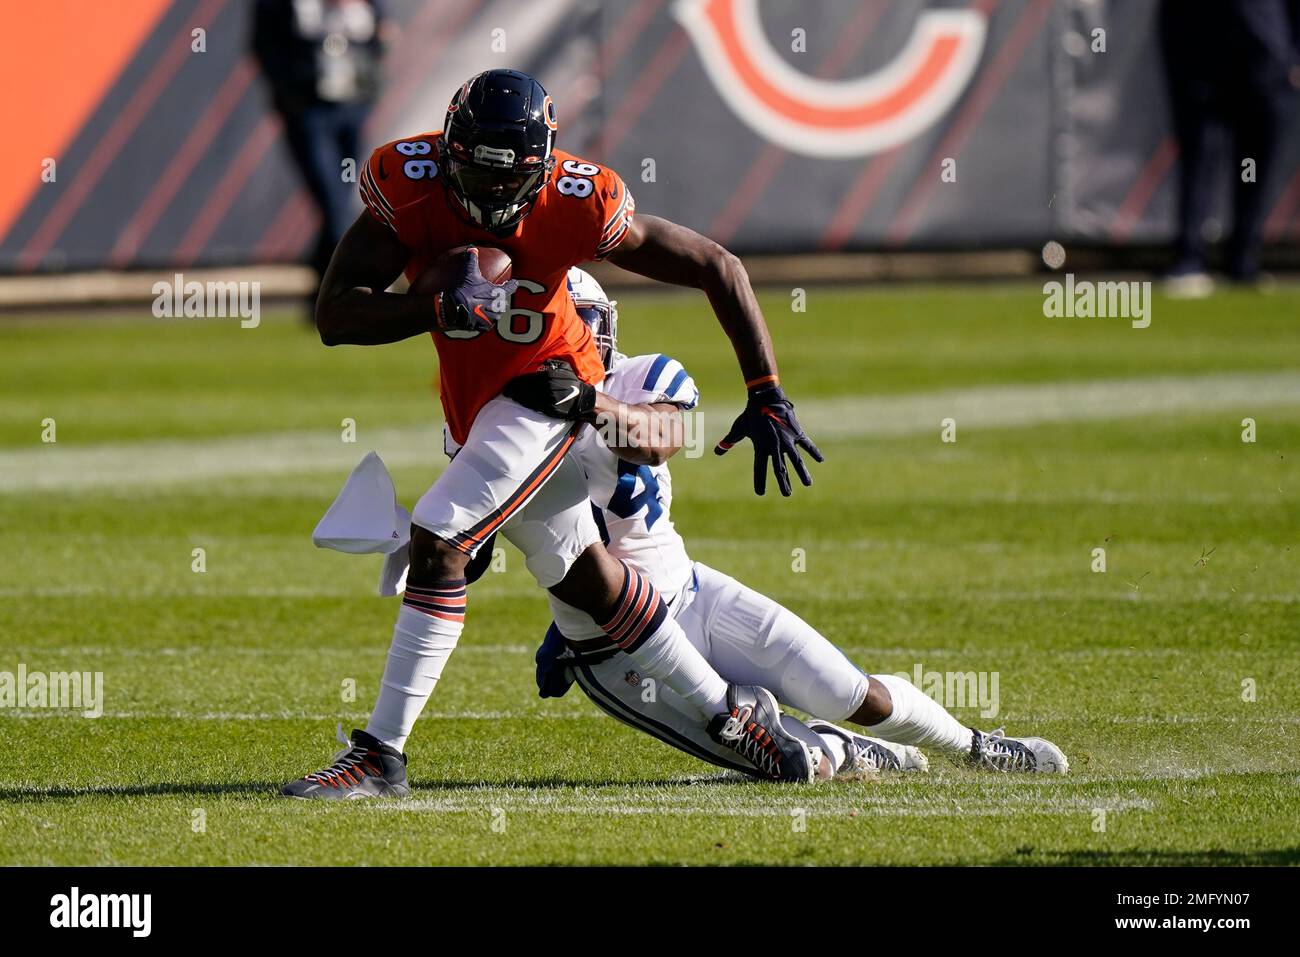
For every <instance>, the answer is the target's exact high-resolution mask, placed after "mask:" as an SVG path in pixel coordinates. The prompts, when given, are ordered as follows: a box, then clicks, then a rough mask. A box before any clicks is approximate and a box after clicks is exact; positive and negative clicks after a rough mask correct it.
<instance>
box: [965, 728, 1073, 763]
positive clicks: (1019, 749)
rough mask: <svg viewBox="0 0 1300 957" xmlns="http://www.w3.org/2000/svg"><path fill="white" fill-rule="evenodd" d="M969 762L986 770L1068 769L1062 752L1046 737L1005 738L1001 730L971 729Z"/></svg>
mask: <svg viewBox="0 0 1300 957" xmlns="http://www.w3.org/2000/svg"><path fill="white" fill-rule="evenodd" d="M970 762H971V764H974V765H975V766H976V767H979V768H984V769H986V770H989V771H1029V772H1037V773H1039V774H1064V773H1065V772H1066V771H1068V770H1070V762H1069V761H1067V760H1066V757H1065V752H1063V751H1062V750H1061V749H1060V748H1058V747H1057V746H1056V745H1054V744H1052V742H1051V741H1048V740H1047V739H1046V738H1008V737H1007V736H1006V735H1005V734H1003V733H1002V729H1001V728H998V729H997V730H996V731H988V732H984V731H976V730H975V729H974V728H972V729H971V744H970Z"/></svg>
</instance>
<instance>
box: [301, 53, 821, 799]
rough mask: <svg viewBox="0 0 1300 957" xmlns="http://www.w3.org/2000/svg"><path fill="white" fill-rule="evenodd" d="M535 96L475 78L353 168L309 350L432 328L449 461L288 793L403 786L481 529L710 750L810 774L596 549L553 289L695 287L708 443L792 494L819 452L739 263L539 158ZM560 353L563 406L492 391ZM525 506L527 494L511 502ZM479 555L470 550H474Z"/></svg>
mask: <svg viewBox="0 0 1300 957" xmlns="http://www.w3.org/2000/svg"><path fill="white" fill-rule="evenodd" d="M557 129H558V123H557V119H556V110H555V104H554V103H553V102H552V100H551V98H550V97H549V96H548V95H547V94H546V91H545V90H544V89H543V88H542V86H541V84H540V83H538V82H537V81H536V80H534V79H533V78H532V77H529V76H527V75H525V74H522V73H518V72H516V71H513V70H489V71H487V72H486V73H481V74H479V75H478V76H476V77H474V78H472V79H471V80H469V81H468V82H467V83H465V84H464V85H463V86H462V87H461V88H460V90H459V91H457V93H456V95H455V96H454V97H453V98H452V101H451V104H450V106H449V107H448V110H447V117H446V122H445V124H444V129H443V130H442V131H441V132H436V133H424V134H420V135H417V136H412V137H408V138H406V139H402V140H398V141H395V142H393V143H389V144H387V145H385V146H382V147H380V148H379V149H378V150H376V151H375V152H374V154H373V155H372V156H371V157H370V160H369V162H368V163H367V164H366V166H365V168H364V169H363V170H362V173H361V176H360V183H361V195H362V199H363V200H364V201H365V205H366V210H365V211H364V212H363V213H362V214H361V216H360V217H359V218H358V219H357V221H356V222H355V223H354V224H353V225H352V226H351V228H350V229H349V230H348V232H347V233H346V234H345V235H344V237H343V239H342V240H341V242H340V243H339V246H338V248H337V249H336V250H335V252H334V257H333V260H332V261H331V262H330V265H329V269H328V270H327V272H326V274H325V278H324V281H323V283H322V285H321V291H320V296H319V300H318V304H317V310H316V322H317V326H318V328H319V330H320V335H321V339H322V341H323V342H324V343H325V344H326V345H341V344H354V345H378V344H382V343H389V342H397V341H399V340H402V339H407V338H410V337H411V336H416V335H425V334H430V335H432V338H433V342H434V345H435V346H436V347H437V351H438V358H439V368H440V378H441V382H440V393H441V399H442V405H443V410H444V413H445V416H446V421H447V432H448V443H447V446H448V448H447V450H448V453H449V454H452V455H453V458H452V461H451V463H450V464H449V465H448V466H447V468H446V469H445V470H443V472H442V473H441V474H440V475H439V476H438V479H437V481H436V482H435V483H434V484H433V486H432V487H431V488H430V489H429V490H428V491H427V492H426V493H425V494H424V496H423V497H422V498H421V499H420V500H419V502H418V503H417V504H416V506H415V510H414V511H413V513H412V526H411V542H410V570H409V573H408V577H407V581H406V590H405V593H404V595H403V599H402V608H401V611H400V612H399V615H398V620H397V625H396V627H395V629H394V633H393V640H392V644H391V646H390V649H389V654H388V662H387V665H386V667H385V670H384V676H383V681H382V684H381V689H380V694H379V699H378V701H377V702H376V705H375V709H374V711H373V713H372V715H371V718H370V722H369V724H368V725H367V727H366V729H365V730H364V731H354V732H353V735H352V738H351V741H350V747H349V749H348V750H346V751H345V752H344V753H343V754H341V755H340V756H339V757H338V758H337V759H336V760H335V761H334V763H332V764H331V765H330V766H329V767H326V768H323V769H322V770H320V771H317V772H314V773H312V774H308V775H306V776H305V777H303V778H299V779H298V780H296V781H293V782H291V783H290V784H288V785H286V786H285V788H284V789H283V791H282V793H284V794H285V795H287V796H292V797H311V798H327V799H351V798H363V797H375V796H401V795H404V794H406V793H408V791H409V789H408V786H407V783H406V757H405V755H404V754H403V753H402V750H401V749H402V747H403V745H404V743H405V741H406V738H407V736H408V735H409V734H410V731H411V729H412V727H413V725H414V723H415V720H416V718H417V717H418V716H419V713H420V711H421V710H422V709H423V707H424V704H425V702H426V701H427V700H428V698H429V696H430V694H431V693H432V691H433V687H434V685H435V683H436V682H437V680H438V678H439V677H440V676H441V673H442V670H443V667H444V665H445V663H446V661H447V659H448V657H449V656H450V654H451V652H452V650H453V649H454V648H455V646H456V642H457V640H458V639H459V637H460V633H461V631H462V629H463V627H464V618H465V607H466V586H467V583H468V578H467V569H469V568H470V563H471V560H472V559H473V558H474V557H475V555H476V554H478V553H479V552H480V550H482V549H483V546H484V543H485V542H486V541H488V540H489V539H490V538H491V536H492V535H493V534H494V533H495V532H496V531H498V530H500V531H501V532H502V534H504V535H505V536H506V537H507V538H508V539H509V540H510V541H511V542H512V543H513V544H515V545H516V546H517V547H518V548H519V549H520V550H521V551H522V552H523V553H524V556H525V560H526V563H527V565H528V568H529V570H530V572H532V574H533V575H534V577H535V578H536V579H537V581H538V583H539V584H540V585H541V586H542V587H544V588H548V589H550V591H551V592H552V593H553V594H554V595H556V596H557V597H558V598H559V599H560V600H562V601H564V602H567V603H568V604H570V605H572V606H574V607H576V608H579V609H581V610H582V611H584V612H586V613H587V614H589V615H591V616H592V618H593V619H595V621H596V622H598V623H600V624H601V627H602V629H603V630H604V631H605V632H606V634H607V635H608V636H609V637H610V639H611V640H612V641H613V642H614V643H615V644H616V645H617V646H618V648H619V649H620V650H621V651H622V653H624V654H626V655H627V656H628V658H629V664H631V665H632V666H634V667H635V668H636V670H637V671H638V673H640V674H642V675H645V676H647V677H651V678H655V679H656V680H658V681H660V682H662V683H663V684H664V685H665V686H667V687H669V688H671V689H672V690H673V691H674V692H676V693H677V694H678V695H680V696H681V697H682V698H684V699H686V700H687V701H688V702H690V703H691V704H692V705H694V706H695V707H696V708H698V709H699V712H700V715H701V723H702V724H705V723H707V725H708V728H709V733H710V734H711V736H713V738H714V739H715V740H716V741H718V742H719V743H720V744H722V745H723V746H725V747H727V748H730V749H731V750H733V751H735V752H736V753H737V754H738V755H740V756H741V758H742V759H743V760H745V761H747V762H749V763H750V764H752V765H753V766H754V767H755V768H756V769H757V770H758V773H760V774H762V775H763V776H767V777H771V778H774V779H778V780H795V781H807V780H811V778H812V776H813V773H814V770H815V768H816V765H817V763H818V760H819V758H820V756H819V755H818V754H816V753H814V750H813V749H810V747H809V746H808V745H807V744H805V743H804V742H803V741H801V740H799V739H798V738H796V737H794V736H793V735H791V734H789V733H788V732H786V731H785V730H783V728H782V726H781V722H780V711H779V709H778V707H777V703H776V699H775V698H774V697H773V696H772V694H771V693H770V692H769V691H767V690H766V689H763V688H759V687H738V686H728V684H727V683H726V682H725V681H724V680H723V679H722V678H721V677H720V676H719V675H718V673H717V672H716V671H714V670H713V668H712V667H711V666H710V665H709V664H708V662H707V661H706V660H705V658H704V657H703V656H702V655H701V654H700V653H699V652H698V651H697V650H696V649H695V648H694V646H692V645H691V643H690V641H689V640H688V639H687V637H686V635H685V633H684V632H683V631H682V629H681V627H680V625H678V624H677V623H676V621H675V619H674V618H673V617H672V616H671V615H670V614H668V610H667V607H666V605H665V603H664V601H663V599H662V598H661V597H660V595H659V594H658V592H657V591H656V590H655V588H654V586H653V585H652V584H651V583H650V582H649V581H648V580H646V579H645V578H644V577H643V576H642V575H641V574H640V573H639V572H638V571H637V570H635V569H634V568H632V567H631V566H630V565H628V564H626V563H623V562H620V561H617V560H615V559H614V558H612V557H611V556H610V555H609V553H608V552H606V551H605V549H604V547H603V545H602V544H601V542H600V533H599V530H598V529H597V527H596V525H595V520H594V518H593V516H592V512H591V507H590V503H589V501H588V498H587V486H586V480H585V476H584V475H583V474H582V470H581V467H580V466H579V465H578V464H577V463H576V461H574V460H573V459H572V458H570V457H569V456H568V454H567V453H568V452H569V450H570V448H571V447H572V445H573V443H574V440H575V438H576V436H577V434H578V430H579V429H582V428H585V425H584V424H583V422H582V419H583V417H585V416H586V415H587V414H588V413H589V412H590V411H591V406H592V403H593V402H594V393H595V389H594V388H591V387H592V386H596V385H598V384H599V383H600V381H601V380H602V378H603V376H604V367H603V364H602V362H601V359H600V356H599V354H598V352H597V349H596V346H595V344H594V342H593V340H592V336H591V332H590V330H589V329H588V327H587V325H586V324H585V323H584V322H583V321H582V320H581V319H579V317H578V315H577V313H576V311H575V309H574V305H573V302H572V299H571V298H570V296H569V293H568V289H567V282H566V279H567V273H568V270H569V268H570V267H571V266H575V265H579V264H581V263H584V262H588V261H591V260H598V259H608V260H609V261H610V262H613V263H615V264H617V265H619V266H621V267H623V268H624V269H628V270H630V271H632V272H636V273H640V274H641V275H644V276H648V277H650V278H652V279H657V280H659V281H662V282H669V283H674V284H677V285H682V286H690V287H693V288H697V289H701V290H703V291H704V293H705V294H706V295H707V296H708V299H709V302H710V304H711V305H712V307H713V310H714V312H715V313H716V314H717V317H718V320H719V322H720V323H721V324H722V327H723V329H724V330H725V331H726V333H727V335H728V337H729V338H730V339H731V342H732V345H733V347H734V349H735V351H736V356H737V358H738V360H739V362H740V368H741V372H742V373H743V375H744V379H745V383H746V388H747V389H748V393H749V398H748V402H747V404H746V407H745V409H744V411H743V412H742V413H741V414H740V416H738V417H737V419H736V421H735V423H734V424H733V425H732V428H731V430H730V431H729V432H728V434H727V435H726V437H725V438H724V439H723V440H722V441H721V442H719V443H718V447H717V449H716V451H717V453H718V454H719V455H721V454H723V453H724V452H726V451H727V450H728V449H729V448H731V447H732V446H733V445H734V444H735V443H736V442H739V441H741V440H742V439H745V438H748V439H750V441H752V442H753V443H754V453H755V460H754V489H755V491H756V492H757V493H758V494H759V495H762V494H763V493H764V490H765V486H766V476H767V469H768V467H769V463H770V467H771V468H772V471H773V473H774V475H775V477H776V481H777V485H778V487H779V488H780V490H781V493H782V494H783V495H789V494H790V479H789V474H788V471H787V468H786V460H787V459H788V460H789V462H790V464H791V465H792V466H793V467H794V469H795V472H796V473H797V474H798V476H799V478H800V479H801V480H802V481H803V483H804V484H805V485H811V484H812V479H811V478H810V476H809V475H808V471H807V468H806V467H805V465H804V463H803V460H802V458H801V456H800V449H803V450H804V451H806V452H807V453H808V454H809V455H811V456H812V457H813V458H814V459H815V460H817V461H821V460H822V457H821V453H820V452H818V450H817V448H816V446H814V445H813V444H812V442H811V441H810V440H809V439H808V437H807V436H806V435H805V434H804V433H803V430H802V429H801V428H800V427H799V424H798V421H797V419H796V418H795V415H794V407H793V405H792V404H791V402H790V401H789V399H787V398H786V396H785V394H784V392H782V390H781V387H780V384H779V380H778V378H777V367H776V359H775V357H774V355H773V352H772V343H771V338H770V336H769V334H768V330H767V326H766V323H765V322H764V320H763V315H762V312H761V311H760V310H759V306H758V302H757V300H756V299H755V296H754V293H753V290H752V289H751V288H750V285H749V280H748V277H747V276H746V274H745V270H744V267H743V266H742V265H741V263H740V260H738V259H737V258H736V257H735V256H733V255H732V254H730V253H728V252H727V251H726V250H725V249H723V248H722V247H721V246H719V245H718V244H717V243H714V242H712V241H710V240H708V239H706V238H705V237H703V236H701V235H699V234H698V233H696V232H694V231H692V230H690V229H687V228H685V227H682V226H678V225H675V224H673V223H670V222H668V221H666V220H663V219H658V218H656V217H653V216H645V215H641V216H636V215H634V213H635V209H636V206H635V203H634V201H633V199H632V196H631V194H630V192H629V191H628V188H627V186H626V185H625V184H624V183H623V181H622V180H621V179H620V178H619V176H618V175H617V174H616V173H615V172H614V171H612V170H609V169H606V168H604V167H601V166H599V165H597V164H594V163H589V162H586V161H585V160H582V159H579V158H578V157H575V156H571V155H570V154H567V153H564V152H562V151H560V150H556V149H555V135H556V130H557ZM475 244H478V245H483V246H495V247H499V248H501V249H504V250H505V251H506V252H507V253H509V255H510V257H511V260H512V263H513V270H512V278H511V280H510V281H509V282H507V283H503V284H502V285H500V286H497V285H494V284H493V283H491V282H488V281H487V280H486V279H484V278H483V276H482V275H481V274H480V272H479V269H478V265H477V256H476V255H475V254H473V253H470V254H466V255H465V258H464V259H463V260H462V262H461V274H460V276H459V278H458V281H457V282H456V284H455V285H454V286H453V287H452V288H449V289H447V290H445V291H443V292H442V293H440V294H438V295H437V296H436V297H434V298H433V299H430V298H428V297H423V296H413V295H398V294H393V293H388V292H385V290H386V289H387V288H388V287H389V285H390V284H391V283H392V282H393V281H394V280H395V279H396V278H397V277H398V276H399V275H401V274H402V273H403V272H405V273H406V274H407V276H408V277H414V276H416V275H418V274H420V273H421V272H422V271H424V270H425V269H426V268H427V267H428V266H429V265H430V264H432V263H433V262H435V261H436V260H437V259H438V258H439V257H440V256H442V254H443V253H445V252H446V251H447V250H449V249H453V248H456V247H459V246H465V245H470V246H473V245H475ZM555 361H560V362H563V363H566V364H567V365H569V366H571V367H572V369H573V371H574V373H575V374H576V377H577V379H578V380H579V383H580V384H581V386H582V388H574V389H573V395H572V396H569V397H562V400H561V401H559V402H557V403H556V405H555V407H556V409H558V410H559V411H560V412H561V414H564V415H565V416H566V418H565V419H557V418H554V417H551V416H548V415H543V414H541V413H538V412H535V411H533V410H530V409H527V408H525V407H524V406H522V405H520V404H518V403H517V402H515V401H514V400H512V399H510V398H507V397H506V396H504V395H502V394H501V393H502V390H503V389H504V387H505V385H506V383H508V382H509V381H510V380H512V379H513V378H515V377H517V376H520V375H523V374H527V373H531V372H534V371H536V370H538V369H540V368H541V367H542V365H543V363H548V362H555ZM530 501H532V502H537V503H539V504H542V505H544V508H538V507H534V508H533V509H530V510H529V512H530V513H531V514H543V513H544V514H545V515H548V516H549V518H548V519H547V520H546V521H532V520H529V519H528V518H527V516H525V515H523V514H521V513H522V509H523V506H524V505H526V504H528V503H529V502H530ZM486 554H490V548H489V549H488V550H487V552H486Z"/></svg>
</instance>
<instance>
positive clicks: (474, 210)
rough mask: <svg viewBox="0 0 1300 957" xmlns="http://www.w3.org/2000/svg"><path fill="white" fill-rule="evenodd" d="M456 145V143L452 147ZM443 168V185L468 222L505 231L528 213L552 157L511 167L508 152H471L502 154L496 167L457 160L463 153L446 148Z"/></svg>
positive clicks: (481, 147)
mask: <svg viewBox="0 0 1300 957" xmlns="http://www.w3.org/2000/svg"><path fill="white" fill-rule="evenodd" d="M455 145H457V146H459V144H455ZM444 151H445V155H444V159H443V168H444V169H445V171H446V175H447V184H448V185H449V186H450V188H451V193H452V195H453V196H455V197H456V200H457V201H458V202H459V203H460V205H461V207H462V208H463V209H464V211H465V214H466V215H467V216H468V217H469V219H470V221H471V222H473V223H474V224H475V225H477V226H481V227H483V228H484V229H486V230H489V231H491V232H508V231H509V230H512V229H514V227H515V226H516V225H517V224H518V222H519V221H520V220H521V219H523V218H524V216H525V215H526V214H527V213H528V209H529V207H530V206H531V205H532V203H533V201H534V200H535V199H536V198H537V194H538V193H539V192H541V190H542V187H543V186H545V185H546V180H547V178H548V177H549V176H550V173H551V170H552V169H554V166H555V160H554V158H551V157H548V158H547V159H546V160H545V161H543V162H534V163H531V164H515V163H514V159H513V156H514V154H513V153H512V152H511V151H510V150H488V149H485V148H484V147H483V146H479V147H477V148H476V149H475V153H478V154H481V155H482V154H488V155H491V154H496V155H498V156H502V155H504V156H505V157H508V158H506V159H505V160H504V161H503V162H500V163H499V164H485V163H481V162H474V161H467V160H464V159H458V158H457V154H458V153H461V152H467V151H464V150H463V148H462V149H461V150H457V149H455V148H452V149H446V147H444Z"/></svg>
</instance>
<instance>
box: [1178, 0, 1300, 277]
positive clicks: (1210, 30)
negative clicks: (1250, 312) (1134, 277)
mask: <svg viewBox="0 0 1300 957" xmlns="http://www.w3.org/2000/svg"><path fill="white" fill-rule="evenodd" d="M1160 39H1161V46H1162V47H1163V51H1164V61H1165V73H1166V77H1167V79H1168V84H1169V96H1170V100H1171V103H1172V107H1173V117H1174V132H1175V134H1176V135H1177V137H1178V146H1179V154H1180V164H1179V182H1178V247H1177V259H1176V261H1175V263H1174V267H1173V269H1172V270H1171V271H1170V273H1169V275H1168V286H1169V292H1170V293H1171V294H1178V295H1184V296H1198V295H1207V294H1208V293H1209V292H1210V291H1211V290H1212V289H1213V282H1212V281H1211V280H1210V277H1209V275H1208V272H1207V260H1206V248H1205V239H1204V236H1203V233H1202V230H1203V227H1204V224H1205V220H1206V216H1207V213H1208V208H1209V204H1210V200H1211V197H1212V194H1213V187H1214V180H1215V176H1216V175H1225V174H1226V175H1229V176H1231V177H1232V180H1233V191H1232V230H1231V232H1230V234H1229V236H1228V241H1227V245H1226V248H1225V263H1224V268H1225V271H1226V272H1227V275H1228V278H1229V279H1231V280H1234V281H1237V282H1246V283H1254V282H1255V281H1256V280H1257V279H1258V277H1259V246H1260V239H1261V228H1262V226H1263V220H1264V216H1265V213H1266V210H1265V208H1264V199H1265V197H1266V196H1267V195H1268V194H1269V185H1270V184H1271V183H1272V182H1275V181H1276V175H1277V172H1278V171H1277V170H1276V169H1275V168H1274V167H1275V166H1276V158H1277V156H1278V141H1279V137H1280V134H1281V132H1282V130H1283V128H1284V126H1285V123H1286V121H1287V117H1288V113H1289V111H1290V110H1291V108H1292V106H1293V101H1294V96H1295V91H1296V89H1297V88H1300V0H1164V2H1163V3H1162V5H1161V9H1160ZM1222 132H1227V133H1228V134H1229V137H1230V141H1231V143H1232V148H1231V150H1230V151H1229V153H1228V157H1229V160H1228V162H1227V163H1226V164H1222V165H1221V164H1220V163H1219V162H1218V160H1219V156H1218V155H1216V150H1215V146H1216V145H1217V143H1218V137H1219V134H1221V133H1222ZM1247 158H1250V159H1253V160H1254V161H1255V167H1256V176H1255V182H1245V181H1243V178H1242V165H1241V164H1242V161H1243V160H1244V159H1247ZM1224 165H1226V166H1227V167H1229V168H1228V169H1224Z"/></svg>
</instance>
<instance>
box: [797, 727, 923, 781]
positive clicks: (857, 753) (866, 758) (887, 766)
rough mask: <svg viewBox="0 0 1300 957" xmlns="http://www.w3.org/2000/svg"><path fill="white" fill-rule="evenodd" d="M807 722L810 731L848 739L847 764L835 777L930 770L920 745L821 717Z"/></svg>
mask: <svg viewBox="0 0 1300 957" xmlns="http://www.w3.org/2000/svg"><path fill="white" fill-rule="evenodd" d="M807 725H808V730H809V731H813V732H816V733H817V734H820V735H828V734H833V735H835V736H836V737H838V738H840V739H842V740H843V741H844V742H845V745H846V747H845V752H846V753H845V757H844V764H843V766H842V767H839V768H836V769H835V776H836V777H841V778H844V777H874V776H875V775H877V774H879V773H880V772H881V771H928V770H930V761H929V759H928V758H926V756H925V755H924V754H922V753H921V750H920V749H919V748H914V747H912V746H911V745H908V744H894V743H893V742H892V741H885V740H882V739H881V738H872V737H869V736H867V735H865V734H858V733H856V732H854V731H850V730H849V729H848V728H841V727H840V726H839V725H837V724H831V723H830V722H829V721H821V720H819V719H813V720H810V721H808V722H807Z"/></svg>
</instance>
